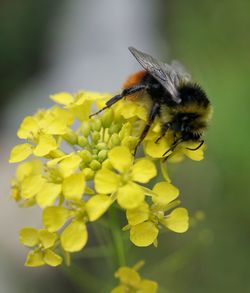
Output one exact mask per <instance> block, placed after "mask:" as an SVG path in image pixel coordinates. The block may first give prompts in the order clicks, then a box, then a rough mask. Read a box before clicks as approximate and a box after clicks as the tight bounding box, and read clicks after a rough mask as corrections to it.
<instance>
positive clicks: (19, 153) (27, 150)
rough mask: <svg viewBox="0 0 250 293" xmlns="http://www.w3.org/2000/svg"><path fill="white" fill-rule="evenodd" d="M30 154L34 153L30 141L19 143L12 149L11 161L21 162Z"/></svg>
mask: <svg viewBox="0 0 250 293" xmlns="http://www.w3.org/2000/svg"><path fill="white" fill-rule="evenodd" d="M30 154H32V146H31V145H30V144H29V143H23V144H18V145H16V146H14V147H13V149H12V150H11V153H10V158H9V163H17V162H21V161H23V160H25V159H26V158H28V156H29V155H30Z"/></svg>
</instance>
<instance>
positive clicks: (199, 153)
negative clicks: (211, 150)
mask: <svg viewBox="0 0 250 293" xmlns="http://www.w3.org/2000/svg"><path fill="white" fill-rule="evenodd" d="M184 153H185V155H186V156H187V157H189V158H190V159H191V160H193V161H201V160H203V159H204V151H203V149H202V148H200V149H198V150H196V151H191V150H187V149H186V150H185V152H184Z"/></svg>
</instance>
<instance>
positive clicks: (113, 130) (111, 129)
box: [109, 123, 122, 134]
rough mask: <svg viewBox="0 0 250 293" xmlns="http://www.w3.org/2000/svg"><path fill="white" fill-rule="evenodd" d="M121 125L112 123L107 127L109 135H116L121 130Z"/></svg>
mask: <svg viewBox="0 0 250 293" xmlns="http://www.w3.org/2000/svg"><path fill="white" fill-rule="evenodd" d="M121 127H122V125H121V124H118V123H113V124H111V125H110V127H109V134H113V133H118V132H119V131H120V130H121Z"/></svg>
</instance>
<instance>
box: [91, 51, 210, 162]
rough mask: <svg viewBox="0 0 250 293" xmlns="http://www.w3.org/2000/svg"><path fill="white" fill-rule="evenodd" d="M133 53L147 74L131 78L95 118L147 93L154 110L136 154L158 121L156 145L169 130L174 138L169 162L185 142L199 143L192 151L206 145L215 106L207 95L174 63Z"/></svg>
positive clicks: (140, 139) (139, 141)
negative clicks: (123, 101)
mask: <svg viewBox="0 0 250 293" xmlns="http://www.w3.org/2000/svg"><path fill="white" fill-rule="evenodd" d="M129 50H130V52H131V53H132V54H133V56H134V57H135V58H136V60H137V61H138V62H139V63H140V65H141V66H142V67H143V70H141V71H139V72H136V73H134V74H133V75H131V76H130V77H129V78H128V79H127V81H126V82H125V83H124V85H123V91H122V92H121V93H120V94H118V95H116V96H114V97H113V98H111V99H110V100H109V101H107V102H106V106H105V107H104V108H103V109H101V110H99V111H98V112H96V113H94V114H92V115H91V116H93V115H96V114H98V113H100V112H101V111H103V110H105V109H107V108H109V107H111V106H112V105H113V104H115V103H116V102H118V101H119V100H120V99H122V98H126V99H129V100H131V101H135V100H136V99H139V98H140V95H139V94H138V93H145V91H146V92H147V93H148V96H149V98H150V101H149V103H150V110H149V113H148V119H147V122H146V125H145V127H144V129H143V131H142V133H141V135H140V137H139V140H138V143H137V146H136V148H135V151H134V153H135V152H136V150H137V147H138V146H139V144H140V143H141V142H142V141H143V140H144V138H145V136H146V135H147V133H148V131H149V129H150V126H151V125H152V123H153V122H154V120H155V118H156V117H159V119H160V122H161V135H160V136H159V138H158V139H157V140H156V143H157V142H158V141H159V140H160V139H161V138H163V137H164V136H165V134H166V133H167V131H168V130H172V132H173V134H174V141H173V143H172V145H171V146H170V148H169V149H168V150H166V152H165V153H164V154H162V156H163V157H164V158H165V159H166V158H167V157H168V154H169V153H170V152H171V151H173V150H174V149H175V148H176V146H177V145H179V144H180V143H182V142H187V141H192V142H197V144H198V145H197V147H196V148H194V149H190V148H189V150H197V149H198V148H200V147H201V146H202V144H203V143H204V141H203V140H202V139H201V137H202V135H203V133H204V131H205V130H206V129H207V126H208V122H209V120H210V118H211V115H212V106H211V103H210V101H209V99H208V97H207V95H206V93H205V91H204V90H203V89H202V88H201V87H200V86H199V85H198V84H197V83H194V82H192V81H191V76H190V74H189V73H187V72H186V70H185V69H184V67H183V66H182V65H181V64H180V63H179V62H177V61H173V62H172V63H171V65H169V64H167V63H163V62H161V61H159V60H157V59H156V58H154V57H152V56H150V55H148V54H146V53H143V52H141V51H139V50H137V49H135V48H133V47H129ZM91 116H90V117H91Z"/></svg>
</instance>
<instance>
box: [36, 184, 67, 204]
mask: <svg viewBox="0 0 250 293" xmlns="http://www.w3.org/2000/svg"><path fill="white" fill-rule="evenodd" d="M61 190H62V186H61V184H54V183H49V182H46V183H44V184H43V186H42V188H41V189H40V191H39V192H38V193H37V195H36V202H37V203H38V205H39V206H40V207H41V208H45V207H46V206H50V205H52V204H53V202H54V201H55V200H56V199H57V197H58V195H59V194H60V193H61Z"/></svg>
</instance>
